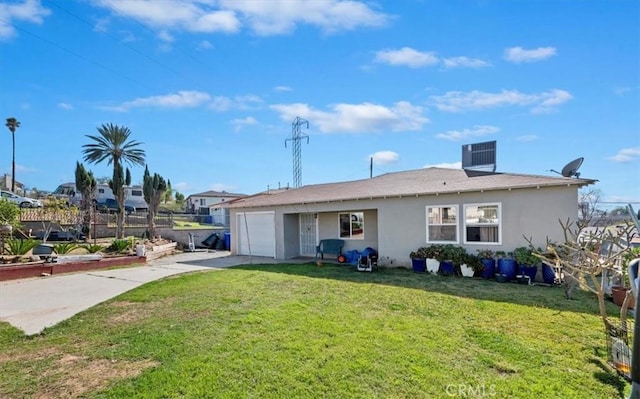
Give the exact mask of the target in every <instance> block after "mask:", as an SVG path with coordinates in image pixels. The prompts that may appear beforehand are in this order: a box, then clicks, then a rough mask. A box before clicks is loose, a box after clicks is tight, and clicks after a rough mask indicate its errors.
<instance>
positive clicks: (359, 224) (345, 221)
mask: <svg viewBox="0 0 640 399" xmlns="http://www.w3.org/2000/svg"><path fill="white" fill-rule="evenodd" d="M338 216H339V219H340V220H339V223H340V238H353V239H356V240H364V212H350V213H340V214H339V215H338Z"/></svg>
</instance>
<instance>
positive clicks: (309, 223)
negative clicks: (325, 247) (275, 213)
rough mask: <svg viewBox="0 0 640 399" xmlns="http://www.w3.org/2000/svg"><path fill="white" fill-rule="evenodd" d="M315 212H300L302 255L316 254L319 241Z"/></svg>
mask: <svg viewBox="0 0 640 399" xmlns="http://www.w3.org/2000/svg"><path fill="white" fill-rule="evenodd" d="M316 221H317V219H316V215H315V213H301V214H300V255H301V256H315V255H316V245H317V243H318V241H317V238H316V236H317V229H318V224H317V223H316Z"/></svg>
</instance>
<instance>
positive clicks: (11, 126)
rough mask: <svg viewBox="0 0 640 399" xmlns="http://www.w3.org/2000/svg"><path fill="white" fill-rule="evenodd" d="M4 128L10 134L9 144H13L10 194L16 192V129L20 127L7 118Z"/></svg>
mask: <svg viewBox="0 0 640 399" xmlns="http://www.w3.org/2000/svg"><path fill="white" fill-rule="evenodd" d="M5 126H6V127H8V128H9V131H10V132H11V143H12V144H13V152H12V154H13V157H12V158H11V192H12V193H15V192H16V129H17V128H19V127H20V122H18V120H17V119H16V118H7V123H6V124H5Z"/></svg>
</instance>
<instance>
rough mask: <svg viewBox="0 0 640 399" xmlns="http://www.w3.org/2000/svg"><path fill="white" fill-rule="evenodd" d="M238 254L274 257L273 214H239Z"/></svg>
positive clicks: (274, 221) (274, 226)
mask: <svg viewBox="0 0 640 399" xmlns="http://www.w3.org/2000/svg"><path fill="white" fill-rule="evenodd" d="M236 226H237V230H238V247H237V248H238V254H239V255H252V256H269V257H272V258H275V257H276V220H275V212H249V213H239V214H238V216H237V224H236Z"/></svg>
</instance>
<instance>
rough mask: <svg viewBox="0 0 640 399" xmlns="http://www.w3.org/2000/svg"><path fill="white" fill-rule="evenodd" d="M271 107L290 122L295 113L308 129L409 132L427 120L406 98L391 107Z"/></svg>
mask: <svg viewBox="0 0 640 399" xmlns="http://www.w3.org/2000/svg"><path fill="white" fill-rule="evenodd" d="M271 109H273V110H275V111H277V112H279V113H280V117H281V118H282V119H283V120H285V121H289V122H290V121H292V120H293V119H294V118H295V117H296V116H299V117H301V118H304V119H306V120H308V121H309V123H310V125H311V128H312V129H318V130H319V131H320V132H322V133H371V132H384V131H393V132H402V131H413V130H420V129H421V128H422V126H423V125H424V124H426V123H429V119H427V118H426V117H425V116H424V115H423V110H422V108H421V107H418V106H415V105H412V104H411V103H409V102H406V101H400V102H397V103H395V104H394V105H393V106H391V107H387V106H384V105H378V104H372V103H362V104H335V105H333V106H332V107H331V110H330V111H321V110H317V109H313V108H311V107H310V106H309V105H307V104H301V103H297V104H276V105H272V106H271Z"/></svg>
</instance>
